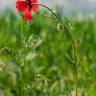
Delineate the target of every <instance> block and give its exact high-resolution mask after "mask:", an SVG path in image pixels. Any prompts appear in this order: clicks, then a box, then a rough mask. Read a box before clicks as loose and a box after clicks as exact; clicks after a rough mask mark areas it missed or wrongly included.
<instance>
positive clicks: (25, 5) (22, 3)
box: [16, 0, 28, 12]
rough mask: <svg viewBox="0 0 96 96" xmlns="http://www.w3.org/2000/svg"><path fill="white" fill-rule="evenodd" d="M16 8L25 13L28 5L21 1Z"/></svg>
mask: <svg viewBox="0 0 96 96" xmlns="http://www.w3.org/2000/svg"><path fill="white" fill-rule="evenodd" d="M16 8H17V9H18V10H19V11H20V12H23V11H25V10H26V8H28V3H27V2H26V1H20V0H18V1H17V2H16Z"/></svg>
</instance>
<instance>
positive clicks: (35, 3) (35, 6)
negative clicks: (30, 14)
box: [31, 0, 39, 12]
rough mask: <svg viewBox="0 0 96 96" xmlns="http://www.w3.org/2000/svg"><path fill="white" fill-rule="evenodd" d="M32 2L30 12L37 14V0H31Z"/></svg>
mask: <svg viewBox="0 0 96 96" xmlns="http://www.w3.org/2000/svg"><path fill="white" fill-rule="evenodd" d="M31 1H32V4H33V5H32V10H33V11H34V12H37V11H38V9H39V5H38V0H31Z"/></svg>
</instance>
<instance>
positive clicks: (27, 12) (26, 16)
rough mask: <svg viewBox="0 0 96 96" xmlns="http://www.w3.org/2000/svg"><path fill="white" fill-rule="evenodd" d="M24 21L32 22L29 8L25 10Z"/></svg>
mask: <svg viewBox="0 0 96 96" xmlns="http://www.w3.org/2000/svg"><path fill="white" fill-rule="evenodd" d="M25 19H26V20H29V21H30V20H32V10H30V9H29V8H27V9H26V10H25Z"/></svg>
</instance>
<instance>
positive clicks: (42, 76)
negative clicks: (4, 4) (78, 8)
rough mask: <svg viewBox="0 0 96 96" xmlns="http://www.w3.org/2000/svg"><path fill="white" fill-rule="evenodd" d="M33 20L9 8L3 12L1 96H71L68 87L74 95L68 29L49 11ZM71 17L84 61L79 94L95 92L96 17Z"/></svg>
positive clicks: (0, 22) (0, 26) (94, 95)
mask: <svg viewBox="0 0 96 96" xmlns="http://www.w3.org/2000/svg"><path fill="white" fill-rule="evenodd" d="M58 13H59V14H58ZM57 14H58V15H59V18H62V19H64V17H63V16H62V15H60V14H61V13H60V12H57ZM33 18H34V19H33V20H32V22H26V21H24V20H23V19H22V18H21V16H16V15H15V14H14V13H13V12H11V11H9V10H7V11H5V13H4V14H2V15H1V16H0V96H21V94H23V95H22V96H70V95H68V94H69V93H67V92H66V90H67V88H69V89H70V90H71V91H72V94H73V95H72V96H75V95H74V92H75V88H74V87H75V82H74V75H73V72H72V69H71V67H70V66H71V65H70V64H69V62H68V61H67V59H66V53H67V51H68V50H69V47H70V40H69V39H68V38H67V36H66V32H63V31H62V29H61V30H59V31H58V23H57V22H56V21H55V20H54V19H53V18H52V16H51V15H50V14H49V13H48V12H40V13H38V14H36V15H34V17H33ZM69 20H70V22H71V23H70V29H71V30H72V31H71V34H72V36H73V38H74V40H75V46H76V52H77V56H78V58H79V61H80V65H79V69H78V96H96V18H95V17H94V18H89V17H87V18H83V19H80V18H79V19H78V17H77V16H76V15H75V16H74V15H72V16H70V18H69ZM21 69H22V70H23V73H21ZM21 79H22V80H23V81H21ZM21 92H22V93H21Z"/></svg>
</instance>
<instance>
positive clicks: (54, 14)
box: [34, 3, 78, 96]
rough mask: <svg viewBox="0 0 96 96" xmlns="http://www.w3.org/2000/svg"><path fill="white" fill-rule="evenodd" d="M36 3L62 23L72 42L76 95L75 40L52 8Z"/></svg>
mask: <svg viewBox="0 0 96 96" xmlns="http://www.w3.org/2000/svg"><path fill="white" fill-rule="evenodd" d="M34 5H36V3H34ZM37 5H40V6H43V7H44V8H46V9H48V10H49V11H50V12H51V13H52V14H53V16H54V18H55V19H56V20H57V21H58V23H60V24H62V26H63V28H64V29H65V30H66V32H67V35H68V36H69V39H70V41H71V43H72V49H73V60H74V71H75V73H74V74H75V85H76V86H75V88H76V96H77V79H78V78H77V75H78V74H77V58H76V53H75V42H74V39H73V37H72V35H71V33H70V30H69V29H68V28H67V27H66V26H65V25H64V23H63V22H62V21H61V20H60V19H59V18H58V16H57V15H56V13H54V12H53V10H52V9H50V8H49V7H47V6H46V5H43V4H38V3H37Z"/></svg>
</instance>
